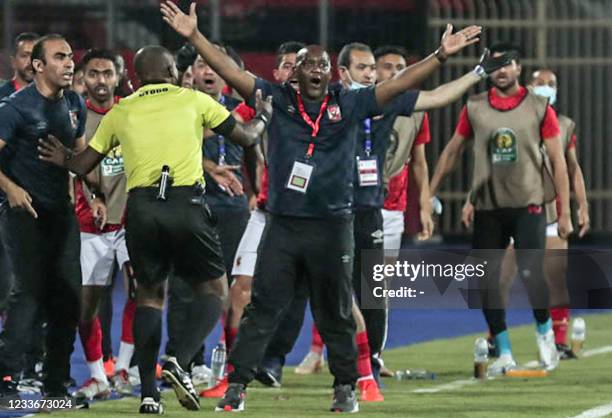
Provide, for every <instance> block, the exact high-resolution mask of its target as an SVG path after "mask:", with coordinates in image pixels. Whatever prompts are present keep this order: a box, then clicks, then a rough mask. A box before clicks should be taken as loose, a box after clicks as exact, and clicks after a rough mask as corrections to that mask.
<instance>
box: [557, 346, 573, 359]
mask: <svg viewBox="0 0 612 418" xmlns="http://www.w3.org/2000/svg"><path fill="white" fill-rule="evenodd" d="M556 346H557V352H558V353H559V358H560V359H561V360H578V356H577V355H576V353H574V352H573V351H572V349H571V348H569V347H568V346H567V345H565V344H556Z"/></svg>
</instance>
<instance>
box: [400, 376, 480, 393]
mask: <svg viewBox="0 0 612 418" xmlns="http://www.w3.org/2000/svg"><path fill="white" fill-rule="evenodd" d="M476 383H479V380H476V379H463V380H455V381H454V382H450V383H445V384H443V385H438V386H434V387H432V388H422V389H415V390H413V391H412V392H413V393H438V392H444V391H447V390H455V389H459V388H462V387H464V386H468V385H473V384H476Z"/></svg>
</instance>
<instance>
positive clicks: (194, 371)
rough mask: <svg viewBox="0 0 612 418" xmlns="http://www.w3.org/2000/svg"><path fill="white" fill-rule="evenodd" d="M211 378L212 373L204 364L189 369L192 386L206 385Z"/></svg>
mask: <svg viewBox="0 0 612 418" xmlns="http://www.w3.org/2000/svg"><path fill="white" fill-rule="evenodd" d="M211 377H212V371H211V370H210V369H209V368H208V367H206V365H205V364H201V365H199V366H193V367H192V368H191V381H192V382H193V385H194V386H198V385H202V384H204V383H208V381H209V380H210V378H211Z"/></svg>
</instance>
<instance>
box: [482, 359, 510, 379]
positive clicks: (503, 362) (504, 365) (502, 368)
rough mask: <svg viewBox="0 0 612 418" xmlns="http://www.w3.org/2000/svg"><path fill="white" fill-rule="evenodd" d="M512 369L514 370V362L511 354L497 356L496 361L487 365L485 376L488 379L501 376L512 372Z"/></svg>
mask: <svg viewBox="0 0 612 418" xmlns="http://www.w3.org/2000/svg"><path fill="white" fill-rule="evenodd" d="M514 368H516V361H514V358H512V354H503V355H501V356H499V358H498V359H497V360H495V361H494V362H493V363H491V365H489V367H488V368H487V375H488V376H489V377H492V376H501V375H503V374H505V373H506V372H507V371H508V370H512V369H514Z"/></svg>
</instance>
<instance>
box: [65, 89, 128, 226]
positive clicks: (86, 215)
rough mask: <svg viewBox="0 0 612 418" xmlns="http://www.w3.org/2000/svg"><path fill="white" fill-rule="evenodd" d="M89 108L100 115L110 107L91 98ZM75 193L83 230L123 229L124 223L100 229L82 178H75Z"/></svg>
mask: <svg viewBox="0 0 612 418" xmlns="http://www.w3.org/2000/svg"><path fill="white" fill-rule="evenodd" d="M118 101H119V98H118V97H115V103H117V102H118ZM85 104H86V105H87V109H89V110H91V111H93V112H96V113H98V114H100V115H105V114H106V113H108V111H109V110H110V109H106V110H105V109H100V108H97V107H95V106H94V105H92V104H91V102H90V101H89V100H87V101H86V102H85ZM74 195H75V202H74V206H75V212H76V216H77V219H78V220H79V226H80V228H81V232H87V233H90V234H102V233H106V232H113V231H118V230H120V229H121V227H122V226H123V224H106V225H105V226H104V229H102V230H100V229H99V228H98V227H97V226H96V223H95V220H94V217H93V212H92V211H91V206H89V202H88V201H87V198H86V197H85V193H84V192H83V183H82V182H81V180H78V179H75V181H74Z"/></svg>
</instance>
